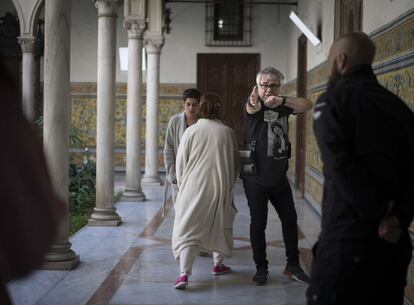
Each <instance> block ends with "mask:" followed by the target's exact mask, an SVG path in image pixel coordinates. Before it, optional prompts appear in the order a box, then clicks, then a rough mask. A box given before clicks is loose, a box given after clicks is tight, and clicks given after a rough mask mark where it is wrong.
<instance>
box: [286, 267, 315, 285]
mask: <svg viewBox="0 0 414 305" xmlns="http://www.w3.org/2000/svg"><path fill="white" fill-rule="evenodd" d="M283 274H285V275H287V276H288V277H290V278H291V279H292V280H295V281H298V282H300V283H310V280H311V279H310V277H309V276H308V275H307V274H306V273H305V271H303V269H302V268H301V267H300V266H299V265H295V266H289V265H287V266H286V268H285V271H283Z"/></svg>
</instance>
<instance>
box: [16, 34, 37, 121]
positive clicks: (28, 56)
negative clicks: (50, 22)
mask: <svg viewBox="0 0 414 305" xmlns="http://www.w3.org/2000/svg"><path fill="white" fill-rule="evenodd" d="M19 43H20V45H21V47H22V51H23V60H22V61H23V62H22V89H23V92H22V102H23V112H24V114H25V116H26V118H27V119H28V120H29V122H32V123H33V120H34V106H35V82H34V70H35V49H36V38H35V37H34V36H32V35H30V34H22V36H20V37H19Z"/></svg>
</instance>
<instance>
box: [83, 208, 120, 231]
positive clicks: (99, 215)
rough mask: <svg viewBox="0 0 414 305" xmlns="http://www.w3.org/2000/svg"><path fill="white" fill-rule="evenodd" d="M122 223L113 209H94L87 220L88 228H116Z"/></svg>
mask: <svg viewBox="0 0 414 305" xmlns="http://www.w3.org/2000/svg"><path fill="white" fill-rule="evenodd" d="M121 222H122V220H121V217H119V215H118V214H117V213H116V210H115V208H106V209H101V208H94V209H93V213H92V215H91V218H89V220H88V225H90V226H104V227H116V226H118V225H120V224H121Z"/></svg>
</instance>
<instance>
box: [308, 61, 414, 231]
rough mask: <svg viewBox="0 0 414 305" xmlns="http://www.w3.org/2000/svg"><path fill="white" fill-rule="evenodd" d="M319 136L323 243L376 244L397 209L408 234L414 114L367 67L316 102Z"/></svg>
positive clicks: (358, 68) (412, 186) (357, 69)
mask: <svg viewBox="0 0 414 305" xmlns="http://www.w3.org/2000/svg"><path fill="white" fill-rule="evenodd" d="M314 131H315V135H316V139H317V141H318V144H319V148H320V152H321V157H322V161H323V163H324V169H323V173H324V176H325V179H326V180H325V185H324V193H323V200H322V231H321V234H320V238H321V239H351V238H374V237H376V236H377V234H378V233H377V232H378V225H379V222H380V221H381V219H382V218H383V217H384V216H385V214H386V213H387V210H388V206H389V202H390V201H394V202H395V204H394V207H393V209H392V213H394V214H396V215H397V216H398V217H399V219H400V222H401V224H402V226H403V228H404V229H407V228H408V226H409V223H410V222H411V220H412V217H413V214H414V209H413V205H414V204H413V200H414V178H413V177H414V175H413V173H414V114H413V112H412V111H411V110H410V109H409V108H408V107H407V105H406V104H405V103H404V102H403V101H402V100H401V99H400V98H399V97H397V96H396V95H394V94H393V93H391V92H390V91H388V90H387V89H385V88H384V87H382V86H381V85H380V84H379V83H378V81H377V79H376V77H375V75H374V74H373V72H372V69H371V67H370V66H368V65H359V66H356V67H354V68H353V69H352V70H351V71H348V73H346V75H344V76H343V77H342V78H341V79H340V80H339V81H338V82H336V83H335V84H332V85H330V86H329V87H328V90H327V92H326V93H325V94H323V95H322V96H321V97H320V98H319V99H318V101H317V103H316V105H315V109H314Z"/></svg>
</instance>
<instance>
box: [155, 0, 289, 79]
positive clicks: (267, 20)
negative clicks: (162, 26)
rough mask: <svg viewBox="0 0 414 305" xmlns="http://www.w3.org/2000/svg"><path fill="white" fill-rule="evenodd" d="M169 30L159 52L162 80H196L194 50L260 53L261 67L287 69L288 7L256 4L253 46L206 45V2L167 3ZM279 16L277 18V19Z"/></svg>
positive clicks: (253, 22)
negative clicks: (160, 52) (169, 19)
mask: <svg viewBox="0 0 414 305" xmlns="http://www.w3.org/2000/svg"><path fill="white" fill-rule="evenodd" d="M168 7H169V8H171V12H172V14H171V20H172V21H171V32H170V34H166V39H165V45H164V47H163V49H162V54H161V82H162V83H195V82H196V79H197V53H260V54H261V58H260V64H261V67H265V66H274V67H276V68H278V69H279V70H281V72H283V73H285V72H286V70H287V61H286V56H287V53H288V52H289V50H288V48H287V46H286V40H287V33H286V31H285V26H286V24H287V23H288V22H289V21H288V13H289V11H290V8H289V7H280V13H279V16H280V18H278V11H277V10H278V9H277V7H276V6H274V5H257V6H254V7H253V10H252V47H208V46H205V4H178V3H169V4H168ZM278 19H279V20H278Z"/></svg>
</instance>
